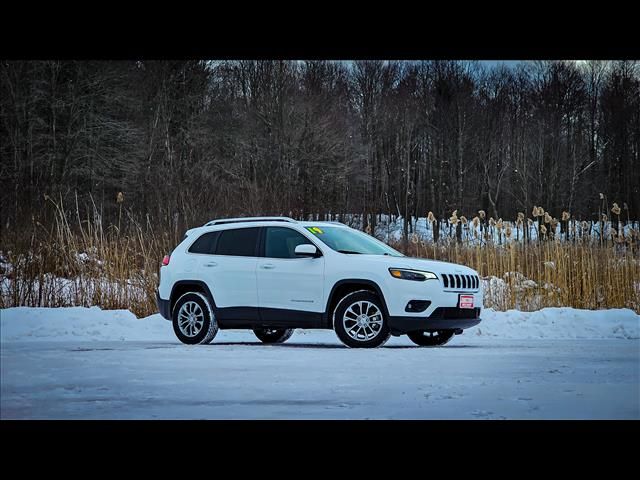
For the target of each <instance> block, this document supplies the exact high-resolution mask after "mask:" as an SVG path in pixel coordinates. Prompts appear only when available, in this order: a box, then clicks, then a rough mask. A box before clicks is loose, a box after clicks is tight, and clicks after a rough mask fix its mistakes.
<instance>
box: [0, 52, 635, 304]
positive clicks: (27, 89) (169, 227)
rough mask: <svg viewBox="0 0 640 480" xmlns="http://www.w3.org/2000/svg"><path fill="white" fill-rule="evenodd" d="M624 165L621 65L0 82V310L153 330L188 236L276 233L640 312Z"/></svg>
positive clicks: (100, 71)
mask: <svg viewBox="0 0 640 480" xmlns="http://www.w3.org/2000/svg"><path fill="white" fill-rule="evenodd" d="M639 155H640V62H637V61H581V62H578V61H535V62H533V61H532V62H521V63H519V64H518V65H517V66H513V67H506V66H504V65H498V64H495V63H493V64H491V63H485V62H477V61H418V62H408V61H353V62H347V61H340V62H334V61H0V176H1V178H2V188H1V189H0V208H1V212H0V213H1V224H0V225H1V230H0V234H1V241H0V286H1V287H2V289H1V290H2V291H1V292H0V293H1V295H0V307H6V306H11V305H44V306H62V305H100V306H103V307H107V308H131V309H132V310H133V311H134V312H136V313H137V314H139V315H146V314H149V313H152V312H153V311H154V309H155V305H154V296H153V291H154V288H155V286H156V284H157V268H158V262H159V260H160V258H162V255H164V254H165V253H167V252H169V251H170V250H171V249H172V248H173V246H175V244H176V242H177V241H178V240H179V239H180V238H181V237H182V235H183V233H184V231H185V229H187V228H191V227H193V226H197V225H201V224H203V223H204V222H205V221H208V220H210V219H212V218H216V217H222V216H229V215H234V216H235V215H262V214H278V215H287V216H291V217H295V218H303V217H305V218H308V217H309V216H310V215H313V216H314V218H322V219H333V220H340V221H346V220H345V219H348V220H349V222H351V221H353V220H354V218H355V219H356V220H357V225H358V226H359V227H360V228H363V229H366V230H367V231H368V232H370V233H375V232H376V231H377V230H376V226H377V224H379V223H380V221H381V219H382V217H383V216H384V218H392V219H397V218H398V217H401V218H402V219H403V220H402V221H403V222H404V225H403V232H404V233H403V242H398V244H397V245H396V247H397V248H399V249H401V250H403V251H405V252H408V253H410V254H413V255H418V256H427V257H430V258H439V259H444V260H453V261H457V262H462V263H466V264H468V265H470V266H472V267H474V268H476V269H477V270H478V271H479V272H480V273H481V274H482V275H483V276H484V277H485V280H486V281H487V282H489V285H490V284H491V281H492V280H491V278H494V277H497V278H498V279H501V281H503V282H506V285H507V286H508V290H507V294H506V296H505V295H502V296H500V297H499V298H498V297H496V296H494V295H492V293H491V292H489V294H488V295H487V299H488V300H487V301H488V302H489V303H488V304H487V306H494V307H496V308H514V307H518V308H528V309H535V308H541V307H543V306H556V305H571V306H575V307H580V308H606V307H629V308H633V309H634V310H636V311H640V281H639V280H640V262H639V261H638V243H639V241H640V238H639V235H638V230H637V227H636V226H637V223H635V224H634V223H633V220H634V219H636V220H637V219H638V218H639V217H640V191H639V190H640V162H639ZM480 211H482V213H480ZM430 212H431V215H429V220H428V222H429V224H428V225H427V228H428V229H431V230H429V232H431V233H430V236H429V238H418V237H417V236H416V235H415V234H414V229H415V228H416V226H415V224H414V223H413V222H412V221H410V219H411V218H412V217H427V216H428V214H429V213H430ZM436 219H437V221H435V220H436ZM503 219H504V220H503ZM423 222H424V220H423ZM442 222H444V224H443V223H442ZM435 226H440V228H441V229H444V230H443V232H442V235H438V232H436V231H433V228H434V227H435ZM556 227H558V228H556ZM452 229H453V230H452ZM378 230H379V229H378ZM452 232H453V233H452ZM528 232H535V241H534V240H532V241H531V242H529V241H528ZM547 232H548V234H547ZM556 232H559V233H560V234H558V235H556ZM445 233H447V234H446V235H445ZM478 234H479V235H478ZM520 235H524V236H526V237H527V238H526V239H525V240H527V241H526V242H525V244H524V245H520V244H518V242H516V243H513V242H512V240H513V237H515V238H516V240H519V241H521V240H522V237H520ZM496 239H497V240H496ZM532 239H533V236H532ZM561 239H562V240H563V242H562V244H560V243H559V242H560V240H561ZM545 240H555V241H554V242H546V241H545ZM514 272H519V273H518V275H519V276H518V275H514ZM527 282H529V283H527ZM527 285H529V287H527ZM532 299H533V300H535V301H533V300H532Z"/></svg>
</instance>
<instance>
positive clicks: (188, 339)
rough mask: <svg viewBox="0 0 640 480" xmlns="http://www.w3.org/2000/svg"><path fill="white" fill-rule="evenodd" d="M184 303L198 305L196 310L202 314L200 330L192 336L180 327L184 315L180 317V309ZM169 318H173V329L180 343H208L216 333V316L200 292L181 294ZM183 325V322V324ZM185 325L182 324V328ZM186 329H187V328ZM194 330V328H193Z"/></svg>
mask: <svg viewBox="0 0 640 480" xmlns="http://www.w3.org/2000/svg"><path fill="white" fill-rule="evenodd" d="M186 303H190V305H193V304H194V303H195V304H197V305H198V306H199V307H200V310H197V309H196V311H197V313H198V314H200V313H201V314H202V324H201V326H200V330H199V331H197V333H195V334H194V335H193V336H189V335H187V334H185V332H183V331H182V330H181V328H180V324H179V322H180V321H184V315H183V316H182V318H180V309H181V308H182V306H183V305H185V304H186ZM171 318H172V320H173V322H172V323H173V331H174V333H175V334H176V337H178V340H180V341H181V342H182V343H185V344H187V345H198V344H206V343H210V342H211V340H213V338H214V337H215V336H216V334H217V333H218V322H216V317H215V315H214V313H213V309H212V308H211V305H210V304H209V301H208V300H207V297H205V296H204V295H203V294H202V293H200V292H188V293H185V294H184V295H182V296H181V297H180V298H178V300H177V301H176V303H175V305H174V306H173V311H172V313H171ZM183 325H184V324H183ZM185 328H186V327H184V326H183V329H185ZM187 331H188V330H187ZM193 331H194V332H195V329H194V330H193Z"/></svg>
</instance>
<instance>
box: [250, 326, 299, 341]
mask: <svg viewBox="0 0 640 480" xmlns="http://www.w3.org/2000/svg"><path fill="white" fill-rule="evenodd" d="M293 330H294V329H293V328H254V329H253V333H255V334H256V337H258V340H260V341H261V342H262V343H284V342H286V341H287V340H289V337H291V335H293Z"/></svg>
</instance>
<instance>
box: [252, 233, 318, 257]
mask: <svg viewBox="0 0 640 480" xmlns="http://www.w3.org/2000/svg"><path fill="white" fill-rule="evenodd" d="M266 230H267V231H266V235H265V245H264V256H265V257H270V258H300V257H298V256H296V254H295V250H296V247H297V246H298V245H307V244H308V245H313V244H312V243H311V242H310V241H309V240H308V239H307V238H305V236H304V235H302V234H300V233H298V232H296V231H295V230H292V229H290V228H283V227H267V229H266Z"/></svg>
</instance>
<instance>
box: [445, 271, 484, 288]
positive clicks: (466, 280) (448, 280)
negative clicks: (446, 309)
mask: <svg viewBox="0 0 640 480" xmlns="http://www.w3.org/2000/svg"><path fill="white" fill-rule="evenodd" d="M440 276H441V277H442V283H443V285H444V288H450V289H455V290H477V289H478V288H479V287H480V279H479V278H478V277H477V276H476V275H460V274H457V273H456V274H455V275H453V274H451V273H441V274H440Z"/></svg>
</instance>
